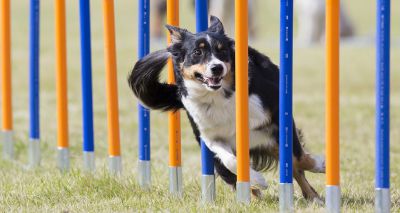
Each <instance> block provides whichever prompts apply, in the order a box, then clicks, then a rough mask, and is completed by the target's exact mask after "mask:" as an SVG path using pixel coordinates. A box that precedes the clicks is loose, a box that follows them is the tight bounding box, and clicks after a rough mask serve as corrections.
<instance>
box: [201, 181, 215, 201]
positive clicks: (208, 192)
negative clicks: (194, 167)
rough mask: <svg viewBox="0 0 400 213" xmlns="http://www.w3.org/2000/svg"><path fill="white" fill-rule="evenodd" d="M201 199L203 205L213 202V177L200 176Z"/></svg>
mask: <svg viewBox="0 0 400 213" xmlns="http://www.w3.org/2000/svg"><path fill="white" fill-rule="evenodd" d="M201 195H202V196H201V198H202V201H203V203H209V202H214V201H215V176H214V175H202V176H201Z"/></svg>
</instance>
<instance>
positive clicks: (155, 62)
mask: <svg viewBox="0 0 400 213" xmlns="http://www.w3.org/2000/svg"><path fill="white" fill-rule="evenodd" d="M170 56H171V54H170V53H169V52H167V51H166V50H159V51H156V52H153V53H151V54H149V55H147V56H145V57H144V58H142V59H141V60H139V61H138V62H137V63H136V64H135V67H134V68H133V70H132V72H131V74H130V75H129V77H128V83H129V86H130V87H131V89H132V91H133V93H135V95H136V97H138V99H139V100H140V101H141V102H142V103H143V104H144V105H145V106H146V107H148V108H150V109H160V110H164V111H168V110H173V111H176V110H179V109H181V108H183V104H182V102H181V100H180V95H179V93H178V87H177V86H176V85H172V84H167V83H160V82H159V81H160V79H159V78H160V73H161V71H162V69H163V67H164V66H165V65H166V64H167V62H168V59H169V57H170Z"/></svg>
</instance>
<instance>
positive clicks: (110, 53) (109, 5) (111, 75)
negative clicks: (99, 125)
mask: <svg viewBox="0 0 400 213" xmlns="http://www.w3.org/2000/svg"><path fill="white" fill-rule="evenodd" d="M103 13H104V46H105V62H106V96H107V120H108V153H109V155H110V156H120V155H121V148H120V138H119V118H118V116H119V115H118V86H117V63H116V52H115V26H114V1H113V0H103Z"/></svg>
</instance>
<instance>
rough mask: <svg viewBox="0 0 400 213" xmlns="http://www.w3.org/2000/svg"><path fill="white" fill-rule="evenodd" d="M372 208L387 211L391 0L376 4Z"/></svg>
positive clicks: (388, 206)
mask: <svg viewBox="0 0 400 213" xmlns="http://www.w3.org/2000/svg"><path fill="white" fill-rule="evenodd" d="M376 23H377V25H376V31H377V32H376V148H375V152H376V153H375V155H376V157H375V158H376V162H375V164H376V165H375V167H376V168H375V169H376V170H375V175H376V176H375V211H376V212H382V213H386V212H390V204H391V201H390V0H377V5H376Z"/></svg>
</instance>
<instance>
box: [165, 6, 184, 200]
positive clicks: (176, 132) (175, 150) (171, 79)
mask: <svg viewBox="0 0 400 213" xmlns="http://www.w3.org/2000/svg"><path fill="white" fill-rule="evenodd" d="M167 24H169V25H172V26H179V0H167ZM167 39H168V44H169V43H171V37H170V35H169V34H168V38H167ZM168 83H169V84H174V83H175V76H174V66H173V64H172V60H171V59H170V60H169V62H168ZM168 126H169V130H168V136H169V190H170V192H171V193H172V194H174V195H176V196H182V165H181V127H180V113H179V111H177V112H169V113H168Z"/></svg>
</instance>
